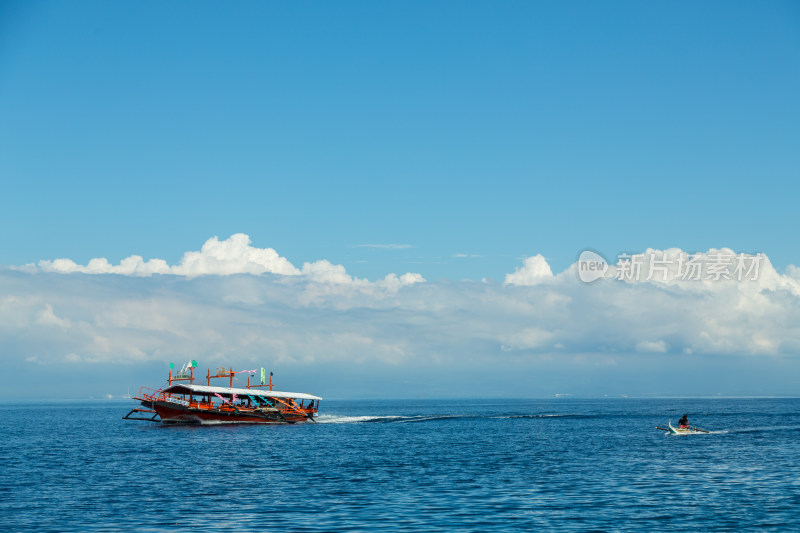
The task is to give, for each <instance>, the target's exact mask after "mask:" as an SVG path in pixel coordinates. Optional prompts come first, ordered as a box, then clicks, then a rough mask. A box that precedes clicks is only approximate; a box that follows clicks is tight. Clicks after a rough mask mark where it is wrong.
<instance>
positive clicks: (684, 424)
mask: <svg viewBox="0 0 800 533" xmlns="http://www.w3.org/2000/svg"><path fill="white" fill-rule="evenodd" d="M678 429H689V415H683V416H682V417H681V419H680V420H678Z"/></svg>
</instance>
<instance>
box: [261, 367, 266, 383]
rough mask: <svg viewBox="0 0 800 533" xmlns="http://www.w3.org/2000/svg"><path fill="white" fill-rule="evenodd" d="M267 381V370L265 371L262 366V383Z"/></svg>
mask: <svg viewBox="0 0 800 533" xmlns="http://www.w3.org/2000/svg"><path fill="white" fill-rule="evenodd" d="M265 382H266V372H264V369H263V368H262V369H261V384H262V385H263V384H264V383H265Z"/></svg>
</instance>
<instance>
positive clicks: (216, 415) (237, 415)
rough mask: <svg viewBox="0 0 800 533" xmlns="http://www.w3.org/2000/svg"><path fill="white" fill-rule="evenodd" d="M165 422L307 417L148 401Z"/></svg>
mask: <svg viewBox="0 0 800 533" xmlns="http://www.w3.org/2000/svg"><path fill="white" fill-rule="evenodd" d="M143 403H144V402H143ZM148 404H149V405H148V407H151V408H152V409H154V410H155V411H156V413H158V416H159V417H161V421H162V422H163V423H165V424H294V423H296V422H306V421H308V418H307V417H300V416H297V415H291V414H283V415H282V416H281V415H278V414H277V413H276V412H267V413H264V412H261V413H252V414H250V413H247V412H243V411H239V412H236V411H221V410H208V409H191V408H188V407H184V406H182V405H176V404H173V403H169V402H159V401H155V402H152V403H151V402H148Z"/></svg>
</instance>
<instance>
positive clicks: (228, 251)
mask: <svg viewBox="0 0 800 533" xmlns="http://www.w3.org/2000/svg"><path fill="white" fill-rule="evenodd" d="M392 246H394V245H392ZM38 267H39V269H40V270H41V271H44V272H57V273H62V274H70V273H83V274H119V275H123V276H152V275H154V274H171V275H176V276H185V277H187V278H193V277H197V276H209V275H216V276H229V275H234V274H253V275H260V274H277V275H280V276H304V277H306V278H307V279H309V280H312V281H314V282H317V283H329V284H340V285H341V284H356V285H360V286H366V285H369V284H370V282H369V281H368V280H364V279H359V278H356V277H353V276H351V275H349V274H348V273H347V272H346V270H345V268H344V266H342V265H335V264H332V263H331V262H330V261H327V260H325V259H321V260H318V261H314V262H311V263H305V264H303V268H302V269H299V268H297V267H295V266H294V265H293V264H292V263H291V262H290V261H289V260H288V259H286V258H285V257H282V256H281V255H279V254H278V252H276V251H275V250H274V249H272V248H256V247H254V246H252V245H251V240H250V237H249V236H248V235H245V234H244V233H236V234H234V235H231V236H230V237H229V238H228V239H225V240H219V238H217V237H212V238H210V239H208V240H207V241H206V242H205V244H203V247H202V248H201V249H200V250H199V251H190V252H186V253H184V254H183V257H182V258H181V261H180V263H179V264H177V265H172V266H171V265H169V264H168V263H167V262H166V261H164V260H163V259H151V260H149V261H144V260H143V259H142V257H141V256H138V255H132V256H130V257H127V258H125V259H123V260H122V261H121V262H120V264H119V265H112V264H111V263H109V261H108V260H107V259H105V258H102V257H101V258H95V259H92V260H91V261H89V263H87V264H86V265H79V264H77V263H75V262H74V261H72V260H71V259H55V260H52V261H49V260H44V261H40V262H39V264H38ZM423 281H425V280H424V278H423V277H422V276H421V275H419V274H416V273H406V274H403V275H402V276H400V277H398V276H397V275H396V274H389V275H388V276H387V277H386V279H385V280H383V281H379V282H377V283H378V285H380V286H383V287H385V288H399V287H401V286H407V285H413V284H414V283H420V282H423Z"/></svg>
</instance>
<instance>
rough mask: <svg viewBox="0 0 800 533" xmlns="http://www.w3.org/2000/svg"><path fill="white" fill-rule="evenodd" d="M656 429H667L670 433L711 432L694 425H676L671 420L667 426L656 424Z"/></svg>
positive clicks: (694, 433)
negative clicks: (683, 426)
mask: <svg viewBox="0 0 800 533" xmlns="http://www.w3.org/2000/svg"><path fill="white" fill-rule="evenodd" d="M656 429H660V430H661V431H666V432H667V434H668V435H697V434H699V433H711V432H710V431H706V430H705V429H700V428H696V427H694V426H689V427H685V428H682V427H675V426H673V425H672V421H671V420H670V421H668V422H667V427H661V426H656Z"/></svg>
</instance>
